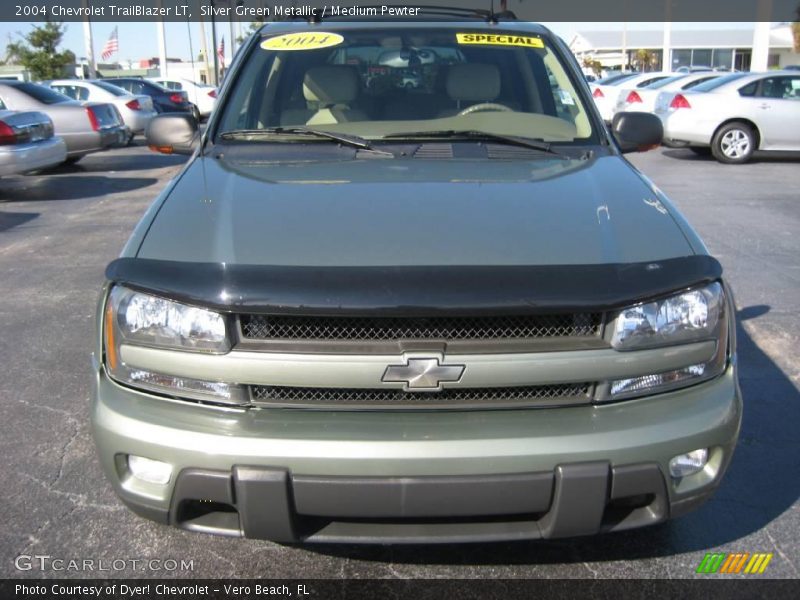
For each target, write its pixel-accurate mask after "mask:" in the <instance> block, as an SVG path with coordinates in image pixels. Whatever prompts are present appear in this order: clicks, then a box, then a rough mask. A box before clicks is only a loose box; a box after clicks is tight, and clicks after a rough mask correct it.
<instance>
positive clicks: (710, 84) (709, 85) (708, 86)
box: [692, 73, 747, 92]
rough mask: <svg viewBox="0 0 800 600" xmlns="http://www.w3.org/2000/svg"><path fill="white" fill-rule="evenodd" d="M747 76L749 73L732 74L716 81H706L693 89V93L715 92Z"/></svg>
mask: <svg viewBox="0 0 800 600" xmlns="http://www.w3.org/2000/svg"><path fill="white" fill-rule="evenodd" d="M745 75H747V73H731V74H730V75H723V76H722V77H717V78H716V79H711V80H709V81H704V82H703V83H701V84H700V85H696V86H694V87H693V88H692V91H693V92H710V91H711V90H715V89H717V88H718V87H720V86H721V85H725V84H726V83H730V82H731V81H736V80H737V79H741V78H742V77H744V76H745Z"/></svg>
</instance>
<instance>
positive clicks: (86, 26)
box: [81, 0, 97, 79]
mask: <svg viewBox="0 0 800 600" xmlns="http://www.w3.org/2000/svg"><path fill="white" fill-rule="evenodd" d="M83 7H84V8H86V0H83ZM88 12H89V10H88V9H86V10H85V11H84V14H88ZM83 43H84V47H85V48H86V61H87V62H88V63H89V79H96V78H97V63H96V62H95V60H94V38H93V37H92V23H91V21H89V17H88V16H87V17H86V18H85V19H84V20H83ZM83 77H84V75H83V67H81V79H83Z"/></svg>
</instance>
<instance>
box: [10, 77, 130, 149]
mask: <svg viewBox="0 0 800 600" xmlns="http://www.w3.org/2000/svg"><path fill="white" fill-rule="evenodd" d="M0 101H2V105H3V108H6V109H9V110H34V111H40V112H43V113H44V114H46V115H47V116H48V117H50V119H52V121H53V126H54V128H55V134H56V135H57V136H59V137H61V138H63V139H64V142H65V143H66V145H67V159H66V162H69V163H75V162H77V161H79V160H80V159H81V158H83V157H84V156H86V155H87V154H89V153H91V152H99V151H100V150H105V149H106V148H109V147H111V146H119V145H123V144H125V143H127V141H128V137H129V135H130V132H129V130H128V128H127V127H126V126H125V124H124V123H123V121H122V117H121V116H120V114H119V111H117V109H116V108H115V107H114V105H113V104H109V103H107V102H102V103H101V102H91V103H87V104H81V103H80V102H78V101H76V100H72V99H71V98H69V97H68V96H65V95H64V94H59V93H58V92H56V91H55V90H51V89H50V88H49V87H46V86H44V85H39V84H37V83H30V82H27V81H0Z"/></svg>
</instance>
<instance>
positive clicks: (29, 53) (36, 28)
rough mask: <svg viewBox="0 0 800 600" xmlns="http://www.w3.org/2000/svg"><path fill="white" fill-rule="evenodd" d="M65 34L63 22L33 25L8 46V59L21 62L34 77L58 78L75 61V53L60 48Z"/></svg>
mask: <svg viewBox="0 0 800 600" xmlns="http://www.w3.org/2000/svg"><path fill="white" fill-rule="evenodd" d="M63 35H64V26H63V24H62V23H52V22H49V21H48V22H47V23H45V24H44V25H33V29H32V30H31V31H30V32H28V34H27V35H25V36H22V40H20V41H18V42H12V43H10V44H8V46H7V47H6V56H7V57H8V58H7V60H8V61H9V62H11V59H12V58H13V59H14V62H19V64H21V65H22V66H23V67H25V68H26V69H28V71H30V73H31V77H33V79H57V78H58V77H61V76H62V75H63V74H64V67H66V66H67V65H69V64H71V63H74V62H75V54H73V53H72V52H70V51H69V50H62V51H59V50H58V45H59V44H60V43H61V38H62V37H63Z"/></svg>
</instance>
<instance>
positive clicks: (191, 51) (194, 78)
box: [186, 19, 200, 81]
mask: <svg viewBox="0 0 800 600" xmlns="http://www.w3.org/2000/svg"><path fill="white" fill-rule="evenodd" d="M186 32H187V33H188V34H189V60H190V61H192V81H200V78H199V77H197V74H196V73H195V72H194V48H192V27H191V23H190V22H189V19H186Z"/></svg>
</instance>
